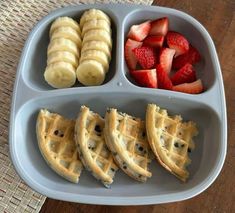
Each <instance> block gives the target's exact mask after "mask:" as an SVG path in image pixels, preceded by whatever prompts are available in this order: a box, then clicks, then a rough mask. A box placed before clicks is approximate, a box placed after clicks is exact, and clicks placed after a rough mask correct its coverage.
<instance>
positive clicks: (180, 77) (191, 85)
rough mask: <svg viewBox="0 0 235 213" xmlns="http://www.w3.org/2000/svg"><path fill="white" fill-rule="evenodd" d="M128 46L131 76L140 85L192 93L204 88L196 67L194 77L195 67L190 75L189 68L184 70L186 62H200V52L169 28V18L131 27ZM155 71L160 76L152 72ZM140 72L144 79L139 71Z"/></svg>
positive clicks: (126, 46) (192, 63)
mask: <svg viewBox="0 0 235 213" xmlns="http://www.w3.org/2000/svg"><path fill="white" fill-rule="evenodd" d="M164 41H165V42H164ZM124 49H125V50H124V53H125V55H124V56H125V60H126V64H127V66H128V68H129V72H130V76H131V77H132V78H133V79H134V80H135V81H136V83H137V84H138V85H140V86H144V87H149V88H159V89H167V90H173V91H178V92H184V93H190V94H198V93H201V92H202V91H203V84H202V81H201V80H200V79H197V77H196V72H195V70H194V72H193V73H194V78H192V76H191V73H192V72H191V70H192V68H191V70H190V71H189V72H190V74H189V75H190V77H189V76H188V73H187V71H188V70H187V69H185V68H184V72H182V70H181V69H182V68H183V67H184V66H185V65H186V64H190V65H191V66H192V65H194V64H195V63H198V62H199V61H200V54H199V52H198V50H197V49H196V48H195V47H193V46H192V45H191V44H190V43H189V41H188V40H187V39H186V38H185V37H184V36H183V35H182V34H181V33H178V32H175V31H169V20H168V18H167V17H163V18H160V19H156V20H153V21H150V20H147V21H145V22H143V23H140V24H138V25H133V26H131V28H130V30H129V32H128V34H127V41H126V43H125V48H124ZM172 69H176V70H172ZM143 70H144V72H143ZM153 70H155V72H156V75H153V74H152V73H153ZM139 71H140V72H142V74H141V76H142V77H143V78H142V79H143V80H141V79H140V78H139V74H137V73H138V72H139ZM150 73H151V74H150ZM179 73H180V74H179ZM176 74H177V75H176ZM172 75H173V76H174V77H173V79H174V80H172ZM175 75H176V76H177V80H175V78H176V77H175ZM185 75H186V76H185ZM153 76H156V80H153ZM192 79H193V81H192ZM155 81H156V83H155ZM152 82H154V84H153V83H152Z"/></svg>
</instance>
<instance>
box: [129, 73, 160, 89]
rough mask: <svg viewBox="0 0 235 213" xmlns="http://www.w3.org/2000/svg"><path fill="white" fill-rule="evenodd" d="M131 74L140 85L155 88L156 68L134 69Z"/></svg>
mask: <svg viewBox="0 0 235 213" xmlns="http://www.w3.org/2000/svg"><path fill="white" fill-rule="evenodd" d="M131 75H132V77H133V78H134V79H135V81H136V82H137V83H138V84H139V85H140V86H144V87H149V88H157V76H156V69H151V70H134V71H132V72H131Z"/></svg>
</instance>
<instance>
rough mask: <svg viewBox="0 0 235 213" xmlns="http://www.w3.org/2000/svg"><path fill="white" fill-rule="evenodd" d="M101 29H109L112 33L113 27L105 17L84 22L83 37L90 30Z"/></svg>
mask: <svg viewBox="0 0 235 213" xmlns="http://www.w3.org/2000/svg"><path fill="white" fill-rule="evenodd" d="M95 29H101V30H105V31H107V32H108V33H109V34H110V35H111V33H112V32H111V28H110V25H109V23H108V22H107V21H106V20H103V19H91V20H89V21H87V22H85V23H84V26H83V28H82V37H83V36H84V34H85V33H86V32H87V31H89V30H95Z"/></svg>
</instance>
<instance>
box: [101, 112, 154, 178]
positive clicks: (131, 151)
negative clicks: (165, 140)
mask: <svg viewBox="0 0 235 213" xmlns="http://www.w3.org/2000/svg"><path fill="white" fill-rule="evenodd" d="M104 132H105V139H106V140H105V141H106V143H107V145H108V147H109V149H110V150H111V151H112V154H113V156H114V159H115V161H116V162H117V164H118V165H119V167H120V168H121V169H122V170H123V171H124V172H125V173H126V174H127V175H129V176H130V177H132V178H134V179H136V180H138V181H141V182H145V181H146V180H147V178H148V177H151V176H152V173H151V172H149V170H148V163H150V162H151V159H150V152H151V150H150V147H149V144H148V142H147V136H146V134H145V124H144V122H143V121H141V119H139V118H134V117H132V116H129V115H127V114H123V113H120V112H117V110H116V109H108V110H107V112H106V115H105V130H104Z"/></svg>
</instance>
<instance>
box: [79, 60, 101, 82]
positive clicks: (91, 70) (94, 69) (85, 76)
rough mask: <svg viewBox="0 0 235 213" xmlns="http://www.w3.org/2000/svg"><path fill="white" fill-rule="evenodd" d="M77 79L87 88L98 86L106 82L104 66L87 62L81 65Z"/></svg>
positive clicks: (95, 62)
mask: <svg viewBox="0 0 235 213" xmlns="http://www.w3.org/2000/svg"><path fill="white" fill-rule="evenodd" d="M76 74H77V79H78V81H79V82H81V83H82V84H84V85H86V86H97V85H100V84H102V83H103V82H104V78H105V71H104V67H103V66H102V64H100V63H99V62H97V61H95V60H86V61H83V62H82V63H80V64H79V66H78V68H77V70H76Z"/></svg>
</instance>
